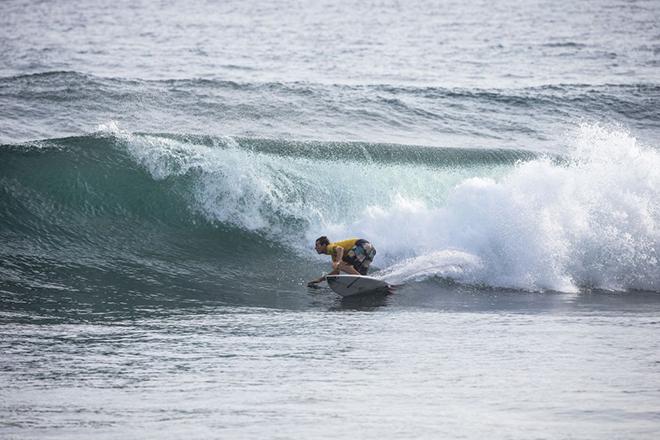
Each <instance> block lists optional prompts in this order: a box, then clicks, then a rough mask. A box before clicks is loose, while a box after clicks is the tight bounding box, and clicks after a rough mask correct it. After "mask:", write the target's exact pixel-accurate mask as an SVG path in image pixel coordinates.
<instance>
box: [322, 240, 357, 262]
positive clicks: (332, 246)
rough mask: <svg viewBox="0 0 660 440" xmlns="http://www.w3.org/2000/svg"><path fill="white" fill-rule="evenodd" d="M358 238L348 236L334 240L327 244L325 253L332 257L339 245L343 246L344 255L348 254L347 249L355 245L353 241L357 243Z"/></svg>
mask: <svg viewBox="0 0 660 440" xmlns="http://www.w3.org/2000/svg"><path fill="white" fill-rule="evenodd" d="M357 241H358V239H357V238H349V239H348V240H342V241H335V242H334V243H330V244H329V245H328V249H327V250H326V253H327V254H328V255H332V257H333V258H334V257H335V256H336V255H337V246H341V247H343V248H344V256H346V254H348V251H349V250H350V249H351V248H352V247H353V246H355V243H357Z"/></svg>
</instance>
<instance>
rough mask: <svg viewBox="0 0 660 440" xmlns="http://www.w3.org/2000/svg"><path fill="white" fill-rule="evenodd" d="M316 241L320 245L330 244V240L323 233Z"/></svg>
mask: <svg viewBox="0 0 660 440" xmlns="http://www.w3.org/2000/svg"><path fill="white" fill-rule="evenodd" d="M316 243H318V244H320V245H321V246H323V245H324V244H330V240H328V237H326V236H325V235H323V236H321V237H319V238H317V239H316Z"/></svg>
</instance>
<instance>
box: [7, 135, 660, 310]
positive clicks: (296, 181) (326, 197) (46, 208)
mask: <svg viewBox="0 0 660 440" xmlns="http://www.w3.org/2000/svg"><path fill="white" fill-rule="evenodd" d="M572 145H573V147H572V149H571V153H570V154H569V155H566V156H563V157H547V156H543V155H538V154H534V153H530V152H525V151H515V150H496V149H495V150H493V149H491V150H469V149H443V148H428V147H423V146H418V147H416V146H411V145H405V146H402V145H396V144H370V143H355V142H353V143H341V142H335V143H328V142H292V141H283V140H273V139H258V138H249V137H246V138H242V137H214V136H186V135H175V134H163V133H161V134H159V133H129V132H126V131H122V130H120V129H119V128H118V127H117V126H116V125H115V124H108V125H106V126H102V127H100V130H99V132H98V133H96V134H94V135H90V136H81V137H71V138H61V139H50V140H45V141H41V142H33V143H28V144H15V145H5V146H3V147H2V148H1V149H0V176H1V177H0V204H1V207H2V209H1V210H0V224H2V229H1V230H0V235H1V236H0V239H1V240H2V242H3V243H4V244H3V246H2V250H1V253H0V271H2V279H3V280H4V282H3V284H4V285H5V287H7V286H9V288H10V290H11V289H17V288H21V289H35V288H38V289H52V290H56V291H63V292H70V293H71V292H78V293H81V292H82V293H83V294H84V293H90V292H96V291H104V292H108V291H111V292H114V293H115V294H116V295H119V298H121V297H122V295H124V296H125V295H131V294H134V295H140V296H142V297H145V298H148V297H149V296H150V295H154V296H158V295H160V294H161V293H160V292H163V290H164V289H165V290H167V291H168V292H172V291H174V292H177V294H179V295H184V296H185V295H188V296H190V295H193V296H194V295H204V294H205V293H208V292H210V291H213V292H215V293H217V291H218V289H219V290H221V291H223V292H224V293H223V294H222V295H223V296H222V298H224V299H225V300H226V301H228V302H234V301H240V302H241V303H245V302H248V303H249V302H251V301H252V303H254V304H262V303H263V301H264V295H267V293H266V292H270V291H272V289H273V286H276V287H277V288H279V289H281V290H284V291H296V290H299V289H300V288H301V287H300V285H301V284H302V283H303V282H304V280H305V279H306V278H308V277H309V276H312V275H314V274H316V273H317V272H318V270H319V268H320V264H321V259H320V258H319V257H317V256H315V255H314V253H313V251H312V249H311V243H312V241H313V239H314V238H316V237H317V236H319V235H328V236H330V237H331V238H336V239H341V238H345V237H348V236H363V237H367V238H369V239H370V240H371V241H372V242H373V243H374V244H375V245H376V247H377V249H378V257H377V261H376V266H377V267H378V268H379V269H380V272H379V276H382V277H384V278H386V279H388V280H390V281H391V282H414V281H416V280H428V279H435V278H442V279H451V280H454V281H457V282H461V283H469V284H478V285H485V286H493V287H512V288H518V289H525V290H545V289H551V290H560V291H577V290H578V289H581V288H600V289H609V290H629V289H644V290H652V291H660V270H658V269H659V263H658V255H659V251H660V207H659V206H658V200H660V155H659V154H658V153H657V151H655V150H652V149H649V148H645V147H642V146H640V145H639V144H638V142H637V141H636V140H635V139H634V138H633V137H631V136H630V135H629V134H627V133H626V132H624V131H621V130H616V129H606V128H603V127H601V126H598V125H583V126H581V127H580V129H579V130H577V132H576V134H575V136H574V137H573V138H572ZM122 292H123V293H122ZM255 292H256V293H255ZM260 292H261V293H260ZM113 298H115V299H114V301H118V302H121V299H118V297H113Z"/></svg>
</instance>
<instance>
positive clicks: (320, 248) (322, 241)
mask: <svg viewBox="0 0 660 440" xmlns="http://www.w3.org/2000/svg"><path fill="white" fill-rule="evenodd" d="M329 244H330V240H328V237H326V236H325V235H324V236H322V237H319V238H317V239H316V242H315V243H314V249H316V253H318V254H325V253H326V251H327V250H328V245H329Z"/></svg>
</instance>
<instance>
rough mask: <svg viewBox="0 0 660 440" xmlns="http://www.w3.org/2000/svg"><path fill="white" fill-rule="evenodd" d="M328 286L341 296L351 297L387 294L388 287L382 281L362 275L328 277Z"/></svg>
mask: <svg viewBox="0 0 660 440" xmlns="http://www.w3.org/2000/svg"><path fill="white" fill-rule="evenodd" d="M326 281H327V282H328V286H330V288H331V289H332V290H334V291H335V292H337V293H338V294H340V295H341V296H353V295H359V294H361V293H367V292H377V291H379V290H380V291H383V292H387V291H388V288H389V287H390V285H389V284H387V283H386V282H385V281H383V280H379V279H377V278H372V277H368V276H364V275H348V274H342V275H328V276H327V277H326Z"/></svg>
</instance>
